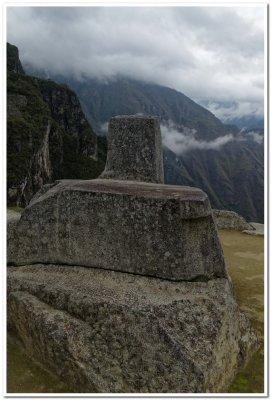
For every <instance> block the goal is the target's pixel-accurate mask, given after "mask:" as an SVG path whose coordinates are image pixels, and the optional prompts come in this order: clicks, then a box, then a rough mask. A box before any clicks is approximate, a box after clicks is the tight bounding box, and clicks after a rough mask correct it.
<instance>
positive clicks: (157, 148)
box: [101, 115, 164, 183]
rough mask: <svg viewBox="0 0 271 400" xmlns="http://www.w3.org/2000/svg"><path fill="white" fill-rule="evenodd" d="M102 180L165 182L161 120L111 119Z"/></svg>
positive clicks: (123, 117)
mask: <svg viewBox="0 0 271 400" xmlns="http://www.w3.org/2000/svg"><path fill="white" fill-rule="evenodd" d="M107 142H108V151H107V160H106V166H105V170H104V172H103V173H102V175H101V177H102V178H107V179H123V180H132V181H145V182H154V183H164V167H163V151H162V140H161V131H160V124H159V119H158V118H156V117H152V116H139V115H121V116H116V117H113V118H111V119H110V122H109V128H108V136H107Z"/></svg>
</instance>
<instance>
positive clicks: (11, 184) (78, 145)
mask: <svg viewBox="0 0 271 400" xmlns="http://www.w3.org/2000/svg"><path fill="white" fill-rule="evenodd" d="M103 166H104V162H103V161H101V160H100V159H99V157H98V158H97V137H96V135H95V133H94V131H93V129H92V127H91V126H90V124H89V122H88V121H87V119H86V117H85V115H84V113H83V112H82V109H81V105H80V102H79V100H78V97H77V95H76V94H75V92H74V91H73V90H71V89H70V88H69V87H68V86H67V85H59V84H57V83H55V82H54V81H52V80H45V79H41V78H35V77H32V76H28V75H27V74H25V72H24V70H23V68H22V65H21V62H20V59H19V54H18V49H17V47H16V46H13V45H10V44H9V43H8V44H7V202H8V205H20V206H25V205H27V204H28V202H29V201H30V199H31V198H32V196H33V194H35V193H36V192H37V191H38V190H39V189H40V187H41V186H42V185H43V184H44V183H48V182H52V181H54V180H56V179H64V178H82V179H84V178H86V179H88V178H94V177H96V176H98V175H99V173H100V172H101V171H102V170H103Z"/></svg>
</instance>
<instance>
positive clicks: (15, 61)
mask: <svg viewBox="0 0 271 400" xmlns="http://www.w3.org/2000/svg"><path fill="white" fill-rule="evenodd" d="M7 55H8V57H7V70H8V71H11V72H15V73H16V74H24V70H23V67H22V64H21V61H20V59H19V51H18V48H17V47H16V46H13V45H12V44H10V43H7Z"/></svg>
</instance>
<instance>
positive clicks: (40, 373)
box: [7, 231, 264, 393]
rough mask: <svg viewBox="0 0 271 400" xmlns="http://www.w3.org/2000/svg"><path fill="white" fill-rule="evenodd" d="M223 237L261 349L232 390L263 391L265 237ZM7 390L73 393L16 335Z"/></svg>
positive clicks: (244, 308)
mask: <svg viewBox="0 0 271 400" xmlns="http://www.w3.org/2000/svg"><path fill="white" fill-rule="evenodd" d="M219 235H220V239H221V242H222V245H223V249H224V254H225V258H226V262H227V265H228V269H229V272H230V275H231V277H232V280H233V284H234V289H235V294H236V298H237V302H238V304H239V305H240V308H241V310H242V311H243V312H245V313H246V314H247V315H248V316H249V318H250V319H251V322H252V324H253V326H254V328H255V329H256V331H257V333H258V337H259V340H260V348H259V350H258V351H257V353H256V354H255V355H254V356H253V357H252V359H251V360H250V362H249V364H248V365H247V367H246V368H245V369H244V370H243V371H240V372H239V373H238V375H237V376H236V378H235V380H234V382H233V383H232V385H231V386H230V388H229V392H230V393H261V392H263V390H264V387H263V378H264V376H263V375H264V374H263V360H264V354H263V343H264V342H263V332H264V324H263V304H264V298H263V283H264V280H263V278H264V276H263V272H264V270H263V264H264V256H263V254H264V253H263V251H264V240H263V237H260V236H250V235H246V234H243V233H240V232H230V231H220V233H219ZM7 375H8V380H7V391H8V392H9V393H61V392H71V391H70V390H69V389H68V388H67V386H65V385H64V384H63V383H62V382H60V381H59V379H58V378H56V377H54V376H52V375H51V374H50V373H49V372H47V371H45V370H44V369H42V368H41V367H40V366H39V365H36V364H35V363H34V362H33V361H32V360H30V359H29V358H28V357H27V356H26V355H25V353H24V352H23V350H22V349H21V348H20V346H19V344H18V343H17V342H16V340H15V338H14V337H13V336H11V335H9V337H8V365H7Z"/></svg>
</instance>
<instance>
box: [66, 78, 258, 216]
mask: <svg viewBox="0 0 271 400" xmlns="http://www.w3.org/2000/svg"><path fill="white" fill-rule="evenodd" d="M68 82H69V84H70V85H71V86H72V87H73V89H74V90H75V91H76V93H77V94H78V96H79V98H80V101H81V104H82V107H83V109H84V111H85V113H86V115H87V116H88V118H89V120H90V121H91V123H92V124H93V126H95V128H96V130H97V131H98V132H99V131H101V130H102V129H103V126H104V124H105V123H106V122H108V120H109V119H110V117H112V116H114V115H119V114H136V113H143V114H151V115H157V116H159V117H160V120H161V123H162V125H164V124H165V125H172V124H173V125H174V127H175V129H176V131H179V132H182V133H183V134H185V135H188V136H189V137H188V139H187V140H190V142H192V144H193V146H194V148H192V149H190V150H189V151H184V152H182V153H181V154H179V155H178V154H176V152H177V149H175V148H174V146H173V148H171V150H170V149H168V148H167V147H165V149H164V169H165V181H166V183H169V184H178V185H189V186H196V187H199V188H201V189H203V190H204V191H205V192H206V193H207V194H208V195H209V197H210V201H211V204H212V206H213V208H218V209H226V210H232V211H235V212H237V213H239V214H241V215H242V216H243V217H244V218H246V219H247V220H248V221H258V222H263V220H264V148H263V130H259V129H258V130H255V131H253V132H252V134H251V132H250V131H249V130H247V131H243V132H242V134H240V130H239V128H238V127H236V126H232V125H225V124H223V123H222V122H221V121H220V120H219V119H218V118H216V117H215V116H214V115H213V114H212V113H211V112H209V111H208V110H207V109H205V108H204V107H202V106H200V105H198V104H197V103H195V102H194V101H192V100H191V99H190V98H188V97H187V96H185V95H184V94H182V93H180V92H178V91H176V90H173V89H170V88H167V87H163V86H159V85H154V84H148V83H143V82H138V81H134V80H128V79H118V80H115V81H109V82H100V81H97V80H87V81H85V82H77V81H73V80H69V81H68ZM162 131H163V130H162ZM166 132H167V134H169V133H168V132H169V130H167V131H166ZM253 135H254V136H253ZM256 135H257V136H256ZM221 139H222V141H223V140H224V139H225V144H224V145H223V146H221V147H219V146H217V148H216V149H215V148H214V149H212V146H211V145H210V144H215V143H218V141H219V140H221ZM228 139H229V141H228ZM216 141H217V142H216ZM166 142H167V140H166ZM176 142H177V141H176ZM197 144H198V147H199V148H197ZM213 147H215V146H213Z"/></svg>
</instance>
